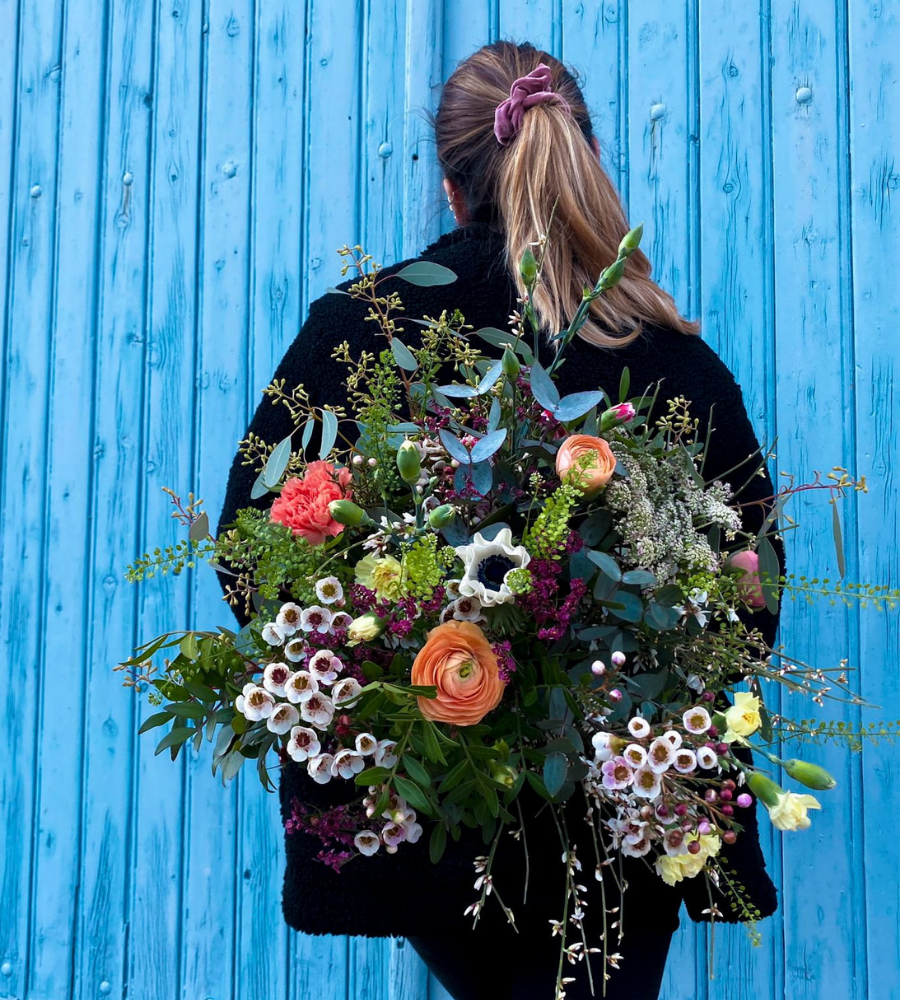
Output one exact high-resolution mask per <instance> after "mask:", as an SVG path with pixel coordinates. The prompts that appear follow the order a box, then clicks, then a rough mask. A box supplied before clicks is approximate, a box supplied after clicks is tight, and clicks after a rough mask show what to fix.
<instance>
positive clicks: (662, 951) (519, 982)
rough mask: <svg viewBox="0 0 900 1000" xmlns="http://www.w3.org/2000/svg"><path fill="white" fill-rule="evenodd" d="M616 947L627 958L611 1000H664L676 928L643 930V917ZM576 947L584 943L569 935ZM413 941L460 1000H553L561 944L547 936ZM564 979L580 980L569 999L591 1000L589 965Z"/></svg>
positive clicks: (472, 935) (613, 981) (569, 989)
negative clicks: (661, 991) (661, 994)
mask: <svg viewBox="0 0 900 1000" xmlns="http://www.w3.org/2000/svg"><path fill="white" fill-rule="evenodd" d="M630 923H631V926H630V928H629V929H628V931H627V932H626V933H625V935H624V936H623V938H622V941H621V943H620V944H619V945H618V946H617V947H616V948H615V949H614V950H615V951H616V952H618V954H620V955H621V956H622V959H621V962H620V965H619V968H618V969H613V968H611V969H609V973H610V978H609V979H608V980H607V983H606V993H605V1000H657V998H658V996H659V989H660V986H661V984H662V978H663V972H664V971H665V966H666V957H667V955H668V953H669V944H670V943H671V940H672V934H673V933H674V931H671V930H653V929H644V928H643V927H641V926H640V924H641V919H640V916H639V915H638V914H637V913H635V914H633V915H632V917H631V921H630ZM569 940H570V942H571V941H573V940H577V938H573V937H571V935H570V937H569ZM409 943H410V944H411V945H412V946H413V948H415V950H416V951H417V952H418V954H419V956H420V957H421V958H422V960H423V961H424V962H425V964H426V965H427V966H428V968H429V970H430V971H431V973H432V975H433V976H434V977H435V979H437V981H438V982H439V983H440V984H441V985H442V986H443V987H444V989H445V990H447V992H448V993H449V994H450V995H451V996H452V997H453V1000H554V998H555V997H556V992H555V985H556V973H557V968H558V963H559V938H558V937H551V934H550V926H549V923H548V925H547V928H546V930H543V931H542V932H538V930H537V929H531V930H529V931H528V932H525V933H522V934H518V935H517V934H515V933H514V932H513V931H512V930H511V929H499V928H495V929H492V930H490V931H483V930H481V929H480V928H479V929H476V930H474V931H473V930H463V931H460V930H455V931H453V932H451V933H448V934H446V935H442V936H441V937H411V938H409ZM591 958H592V962H591V969H592V972H593V976H594V994H593V995H594V997H596V998H598V1000H599V998H602V997H604V993H603V964H602V955H600V954H597V955H593V956H591ZM563 975H564V976H574V977H575V979H576V981H575V982H574V983H570V984H568V985H567V986H565V987H564V988H565V991H566V1000H587V998H589V997H591V990H590V986H589V984H588V976H587V969H586V968H585V964H584V962H583V961H582V962H579V963H578V964H577V965H570V964H569V963H568V962H566V963H565V965H564V971H563Z"/></svg>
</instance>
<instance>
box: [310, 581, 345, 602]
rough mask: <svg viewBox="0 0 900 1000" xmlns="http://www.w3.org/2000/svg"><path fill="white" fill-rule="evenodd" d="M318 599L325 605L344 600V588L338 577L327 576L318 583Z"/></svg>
mask: <svg viewBox="0 0 900 1000" xmlns="http://www.w3.org/2000/svg"><path fill="white" fill-rule="evenodd" d="M316 597H318V598H319V600H320V601H321V602H322V603H323V604H335V603H336V602H337V601H342V600H343V599H344V588H343V587H342V586H341V581H340V580H339V579H338V578H337V577H336V576H326V577H325V579H324V580H319V581H318V583H316Z"/></svg>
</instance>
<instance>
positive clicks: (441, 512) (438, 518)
mask: <svg viewBox="0 0 900 1000" xmlns="http://www.w3.org/2000/svg"><path fill="white" fill-rule="evenodd" d="M455 513H456V508H455V507H454V506H453V504H449V503H442V504H441V505H440V507H435V508H434V510H433V511H432V512H431V513H430V514H429V515H428V523H429V524H430V525H431V527H432V528H434V529H435V531H440V530H441V528H446V527H447V525H448V524H449V523H450V522H451V521H452V520H453V515H454V514H455Z"/></svg>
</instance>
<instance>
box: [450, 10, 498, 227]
mask: <svg viewBox="0 0 900 1000" xmlns="http://www.w3.org/2000/svg"><path fill="white" fill-rule="evenodd" d="M499 4H500V0H483V2H478V3H445V4H444V19H443V27H444V34H443V38H444V46H443V52H442V53H441V56H442V58H441V63H442V66H443V73H442V75H443V78H444V79H445V80H446V79H447V77H449V76H450V74H451V73H452V72H453V70H455V69H456V67H457V66H458V65H459V64H460V63H461V62H462V61H463V59H466V58H468V57H469V56H470V55H471V54H472V53H473V52H474V51H475V50H476V49H478V48H480V47H481V46H482V45H487V44H488V42H492V41H495V40H496V39H497V37H498V32H499ZM447 215H448V216H449V212H448V213H447ZM444 221H445V225H446V226H451V225H452V218H450V219H449V220H448V219H445V220H444Z"/></svg>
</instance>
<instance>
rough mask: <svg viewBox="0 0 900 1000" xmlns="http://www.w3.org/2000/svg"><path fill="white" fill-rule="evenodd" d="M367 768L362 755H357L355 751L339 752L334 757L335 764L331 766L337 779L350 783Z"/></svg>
mask: <svg viewBox="0 0 900 1000" xmlns="http://www.w3.org/2000/svg"><path fill="white" fill-rule="evenodd" d="M365 766H366V762H365V761H364V760H363V756H362V754H361V753H357V752H356V751H355V750H347V749H345V750H338V752H337V753H336V754H335V755H334V763H333V764H332V765H331V773H332V774H333V775H334V776H335V778H337V777H341V778H344V779H346V780H347V781H350V780H351V779H353V778H355V777H356V775H357V774H359V772H360V771H362V770H363V768H364V767H365Z"/></svg>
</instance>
